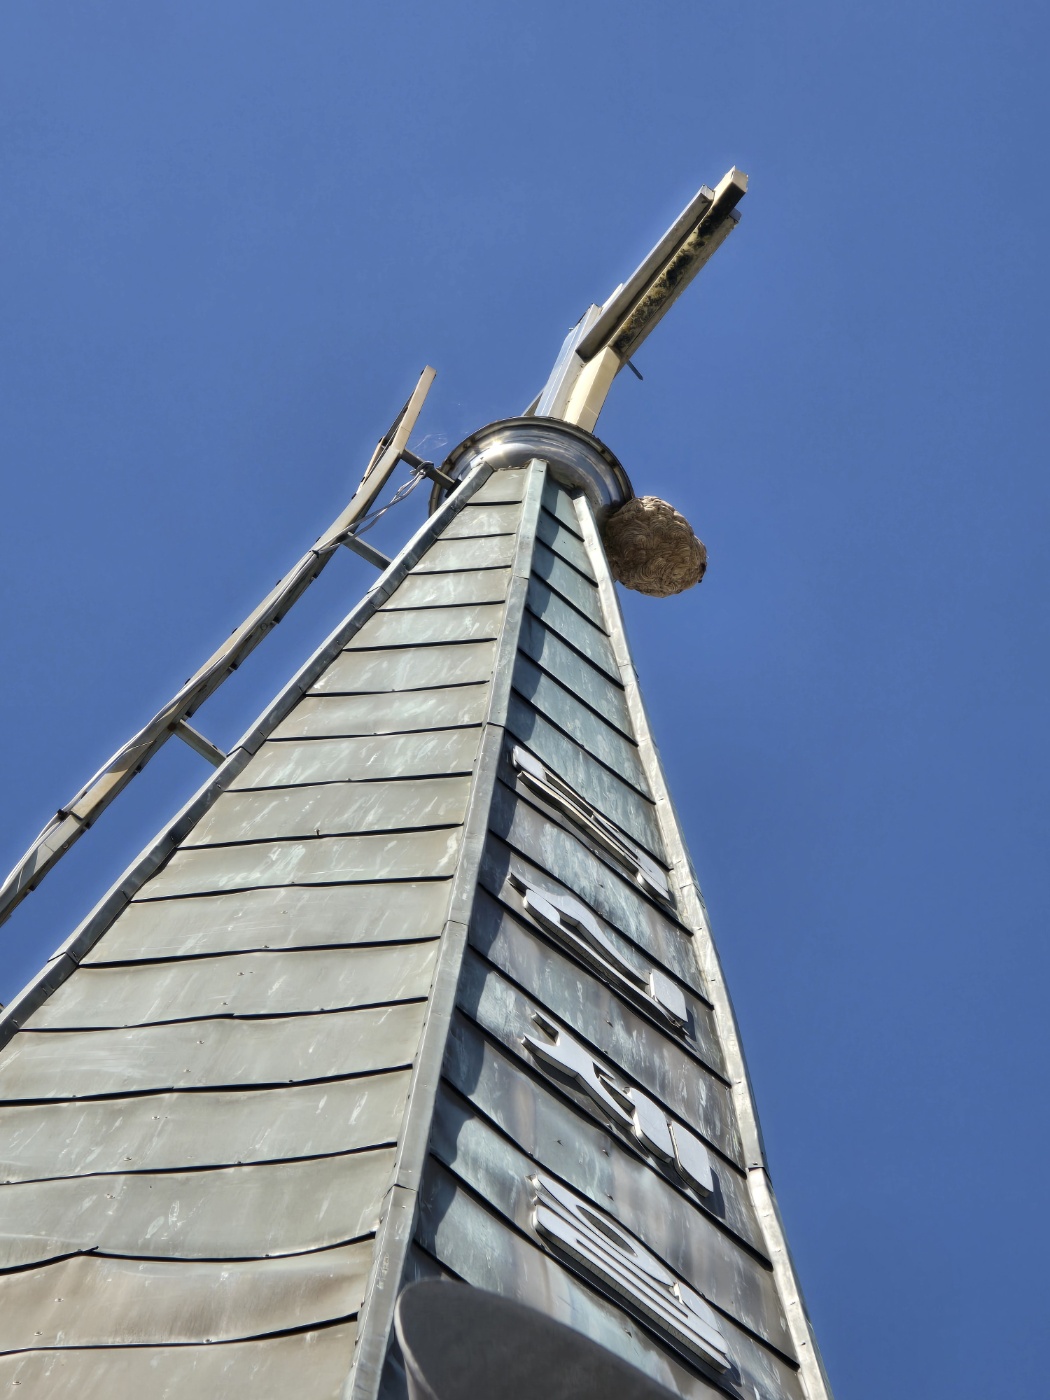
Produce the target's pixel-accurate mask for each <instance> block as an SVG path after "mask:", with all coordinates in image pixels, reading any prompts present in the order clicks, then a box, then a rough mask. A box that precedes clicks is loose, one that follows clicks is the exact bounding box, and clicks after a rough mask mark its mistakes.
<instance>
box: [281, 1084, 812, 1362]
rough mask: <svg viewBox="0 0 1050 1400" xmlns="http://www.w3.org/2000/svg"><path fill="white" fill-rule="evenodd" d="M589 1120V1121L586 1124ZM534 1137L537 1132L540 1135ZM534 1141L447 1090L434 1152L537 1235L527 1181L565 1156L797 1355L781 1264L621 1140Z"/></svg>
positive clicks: (725, 1305) (597, 1197) (709, 1289)
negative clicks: (502, 1129)
mask: <svg viewBox="0 0 1050 1400" xmlns="http://www.w3.org/2000/svg"><path fill="white" fill-rule="evenodd" d="M571 1118H572V1115H570V1119H571ZM577 1121H578V1120H577ZM584 1126H585V1125H583V1124H582V1123H581V1124H580V1128H581V1129H584ZM528 1136H529V1137H530V1139H534V1136H535V1135H534V1134H532V1133H529V1134H528ZM519 1146H520V1144H519ZM533 1147H534V1149H535V1150H534V1151H533V1152H532V1154H531V1156H526V1155H525V1153H523V1152H521V1151H519V1150H518V1148H516V1147H515V1146H513V1145H512V1144H511V1143H510V1142H508V1140H507V1139H506V1138H505V1137H503V1136H502V1135H500V1134H498V1133H497V1132H495V1131H494V1130H493V1128H492V1127H490V1126H489V1125H488V1124H487V1123H486V1122H485V1121H484V1120H483V1119H481V1118H479V1117H478V1116H477V1114H476V1113H475V1112H474V1110H473V1109H472V1108H471V1107H470V1105H469V1104H467V1103H465V1102H464V1101H463V1099H461V1098H460V1097H459V1096H458V1095H455V1096H453V1095H452V1094H450V1093H449V1092H448V1091H447V1090H443V1092H442V1094H441V1095H440V1097H439V1099H438V1105H437V1110H436V1112H435V1126H434V1135H433V1139H432V1143H431V1151H432V1152H433V1153H434V1155H435V1156H436V1157H437V1158H438V1159H439V1161H442V1162H444V1163H445V1165H446V1166H447V1167H449V1168H450V1169H451V1170H452V1171H453V1172H454V1173H455V1174H456V1176H457V1177H458V1178H459V1179H460V1180H461V1181H463V1182H465V1183H466V1184H467V1185H468V1186H469V1187H470V1188H471V1189H472V1190H474V1191H476V1192H477V1193H478V1195H479V1196H481V1197H482V1199H483V1200H486V1201H489V1202H491V1203H492V1204H493V1205H494V1206H495V1207H496V1209H497V1210H498V1211H499V1212H500V1214H501V1215H503V1216H505V1217H506V1218H507V1219H509V1220H512V1221H513V1222H514V1223H515V1224H516V1225H517V1226H518V1228H519V1229H520V1230H522V1231H523V1232H524V1233H528V1232H529V1229H530V1220H531V1216H532V1210H533V1206H534V1200H533V1198H532V1197H531V1195H530V1193H529V1190H528V1181H527V1178H528V1176H529V1175H530V1173H531V1172H533V1171H535V1163H539V1165H540V1166H546V1167H548V1168H550V1169H551V1170H553V1166H552V1164H551V1162H550V1160H549V1156H556V1157H557V1158H558V1160H559V1161H560V1162H561V1163H562V1165H563V1167H564V1168H565V1172H564V1174H562V1173H559V1175H561V1176H562V1180H563V1181H565V1183H566V1184H567V1185H569V1186H571V1187H572V1188H573V1190H575V1191H576V1192H578V1193H580V1194H581V1195H583V1196H585V1197H587V1198H588V1199H589V1200H590V1201H591V1204H592V1205H595V1206H597V1207H598V1209H599V1210H603V1211H606V1212H607V1213H608V1214H609V1215H611V1216H612V1217H613V1219H614V1220H617V1221H619V1223H620V1224H621V1225H623V1226H624V1227H625V1229H627V1230H631V1231H633V1233H634V1234H636V1235H638V1236H639V1237H640V1238H642V1239H644V1241H645V1243H646V1245H647V1246H648V1247H649V1249H651V1250H652V1251H653V1253H654V1254H656V1255H657V1256H658V1257H659V1258H660V1259H662V1260H663V1262H664V1263H665V1264H667V1265H669V1266H670V1268H672V1269H673V1270H674V1271H675V1273H677V1274H678V1275H679V1276H680V1277H681V1278H683V1279H684V1280H685V1282H686V1283H688V1284H690V1285H691V1286H692V1287H693V1288H695V1289H697V1290H698V1291H699V1292H700V1293H702V1294H703V1296H704V1297H705V1298H706V1299H707V1300H708V1301H709V1302H711V1303H714V1304H715V1306H716V1307H718V1308H720V1309H721V1310H722V1311H723V1312H725V1313H728V1314H729V1316H730V1317H733V1318H735V1319H736V1321H737V1322H739V1323H740V1324H741V1325H742V1326H743V1327H745V1328H747V1329H748V1331H751V1332H754V1333H755V1335H756V1336H758V1337H761V1338H762V1340H763V1341H765V1342H767V1343H768V1344H769V1345H771V1346H773V1347H776V1348H777V1349H778V1350H779V1351H781V1352H783V1353H786V1354H787V1355H788V1356H790V1357H791V1358H792V1359H794V1354H793V1351H792V1348H791V1338H790V1336H789V1335H788V1330H787V1323H786V1321H785V1319H784V1315H783V1311H782V1310H781V1307H780V1303H779V1300H778V1299H777V1295H776V1288H775V1286H774V1283H773V1273H772V1269H771V1268H770V1267H769V1266H768V1265H764V1264H762V1263H760V1262H759V1261H758V1260H757V1259H755V1258H754V1256H753V1255H752V1254H750V1253H749V1252H748V1251H747V1250H745V1249H743V1248H742V1247H741V1246H740V1244H738V1243H737V1242H736V1241H734V1240H733V1239H731V1238H730V1237H729V1236H728V1235H726V1234H725V1233H724V1232H723V1231H722V1230H721V1229H719V1227H718V1226H717V1225H716V1224H714V1223H713V1222H712V1221H711V1220H709V1219H708V1218H707V1217H706V1216H705V1215H704V1214H703V1213H702V1212H700V1211H698V1210H697V1209H696V1207H695V1206H694V1205H693V1203H692V1202H691V1201H689V1200H687V1199H686V1198H685V1197H684V1196H681V1195H679V1194H678V1192H676V1191H675V1190H673V1188H672V1187H670V1186H669V1185H668V1184H667V1183H666V1182H665V1181H664V1180H663V1179H662V1178H661V1177H660V1176H658V1175H657V1174H656V1172H653V1171H650V1169H649V1168H648V1166H646V1165H645V1164H644V1163H643V1162H639V1161H638V1160H637V1159H636V1158H632V1157H631V1156H629V1155H628V1154H627V1153H625V1152H624V1151H623V1149H622V1148H621V1147H620V1146H619V1144H618V1143H616V1142H611V1145H610V1147H609V1155H608V1156H602V1154H601V1152H600V1151H599V1153H598V1159H597V1160H594V1161H592V1160H591V1158H590V1155H589V1154H587V1153H586V1152H584V1151H583V1150H582V1148H583V1143H582V1141H580V1140H578V1141H576V1142H573V1140H572V1139H571V1138H570V1139H569V1146H568V1150H566V1148H565V1146H564V1145H563V1147H562V1150H561V1151H560V1152H559V1151H558V1150H557V1144H555V1145H554V1149H553V1151H552V1152H551V1153H550V1154H548V1151H547V1147H546V1144H545V1143H543V1142H539V1141H535V1140H533ZM256 1170H259V1169H258V1168H256ZM609 1188H611V1189H609Z"/></svg>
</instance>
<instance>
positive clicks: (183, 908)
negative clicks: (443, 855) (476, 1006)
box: [83, 880, 449, 966]
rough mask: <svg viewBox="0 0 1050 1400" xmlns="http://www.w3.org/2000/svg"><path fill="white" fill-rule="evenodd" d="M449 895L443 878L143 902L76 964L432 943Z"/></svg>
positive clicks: (135, 904) (134, 904)
mask: <svg viewBox="0 0 1050 1400" xmlns="http://www.w3.org/2000/svg"><path fill="white" fill-rule="evenodd" d="M146 888H147V890H148V888H149V886H147V887H146ZM448 894H449V885H448V881H447V880H426V881H408V880H405V881H399V882H398V883H397V884H357V885H321V886H299V887H298V888H287V887H286V888H280V887H278V888H274V889H254V890H237V891H234V892H232V893H230V894H221V895H194V896H189V897H186V898H182V899H165V900H148V899H145V898H142V899H137V900H135V901H133V902H132V903H131V904H130V905H128V906H127V908H126V909H125V910H124V912H123V913H122V914H121V915H120V918H119V919H118V920H117V922H116V923H115V924H114V925H113V927H112V928H111V929H110V930H109V932H108V933H107V934H106V936H105V938H104V939H102V940H101V941H100V942H98V943H96V944H95V946H94V948H92V949H91V951H90V952H89V953H87V954H86V955H85V956H84V958H83V962H84V963H85V964H86V965H88V966H90V965H91V964H92V963H104V962H107V961H112V962H123V961H129V960H135V959H139V958H169V957H188V958H189V957H199V956H200V955H201V954H204V953H241V952H250V951H253V950H256V949H264V948H309V947H322V946H328V947H333V946H347V945H351V944H354V943H387V942H389V943H400V942H403V941H405V940H406V939H415V938H436V937H437V935H438V934H439V933H440V932H441V926H442V924H443V923H444V920H445V911H446V909H447V908H448Z"/></svg>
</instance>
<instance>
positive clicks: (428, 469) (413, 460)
mask: <svg viewBox="0 0 1050 1400" xmlns="http://www.w3.org/2000/svg"><path fill="white" fill-rule="evenodd" d="M401 460H402V462H407V463H408V465H409V466H410V467H412V468H413V470H414V471H417V472H422V473H423V475H424V476H429V477H430V480H431V481H436V482H437V483H438V485H439V486H443V487H444V488H445V490H446V491H454V490H455V488H456V487H457V486H458V485H459V482H458V481H455V480H454V479H453V478H452V477H451V476H449V474H448V473H447V472H443V471H442V470H441V468H440V467H435V466H434V463H433V462H424V461H423V459H422V457H417V456H416V454H415V453H414V452H409V451H408V449H407V448H406V449H405V451H404V452H402V453H401Z"/></svg>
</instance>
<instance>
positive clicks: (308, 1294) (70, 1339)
mask: <svg viewBox="0 0 1050 1400" xmlns="http://www.w3.org/2000/svg"><path fill="white" fill-rule="evenodd" d="M371 1261H372V1243H371V1241H370V1240H362V1241H360V1242H359V1243H357V1244H351V1245H343V1246H341V1247H339V1248H336V1249H326V1250H318V1251H316V1252H315V1253H312V1254H300V1255H297V1256H295V1257H293V1258H287V1259H251V1260H245V1261H242V1262H237V1261H232V1262H231V1261H229V1260H223V1261H221V1262H219V1263H210V1262H207V1263H206V1262H196V1263H190V1262H187V1261H184V1260H178V1261H169V1260H160V1259H150V1260H136V1259H109V1258H106V1257H105V1256H104V1255H102V1256H98V1255H95V1256H92V1255H78V1256H74V1257H73V1258H72V1259H62V1260H59V1261H58V1262H57V1263H55V1264H48V1265H46V1266H44V1267H43V1268H38V1269H27V1270H24V1271H22V1272H19V1273H14V1274H8V1275H6V1276H0V1350H3V1351H11V1350H15V1349H21V1348H23V1347H24V1346H25V1345H26V1342H27V1340H29V1339H32V1345H33V1346H34V1347H37V1348H43V1347H59V1346H60V1347H106V1346H142V1345H147V1346H148V1345H149V1344H151V1343H152V1344H154V1345H155V1344H157V1343H164V1342H226V1341H234V1340H240V1339H242V1338H248V1337H259V1336H265V1335H266V1334H267V1333H270V1332H281V1331H285V1330H288V1329H290V1328H296V1327H304V1328H305V1327H316V1326H318V1325H319V1324H320V1323H324V1322H330V1321H334V1320H336V1319H342V1318H346V1317H352V1316H353V1315H354V1313H356V1312H357V1309H358V1306H359V1305H360V1302H361V1298H362V1296H363V1294H364V1288H365V1280H366V1278H367V1276H368V1266H369V1264H370V1263H371Z"/></svg>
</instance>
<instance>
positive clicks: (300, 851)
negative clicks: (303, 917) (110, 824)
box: [146, 827, 460, 899]
mask: <svg viewBox="0 0 1050 1400" xmlns="http://www.w3.org/2000/svg"><path fill="white" fill-rule="evenodd" d="M459 840H460V828H459V827H448V828H441V829H439V830H437V831H412V832H396V833H394V834H392V835H389V836H318V837H315V838H314V840H312V841H254V842H251V843H250V844H248V845H243V846H199V847H197V848H196V849H194V850H180V851H176V852H175V854H174V855H173V856H172V858H171V860H170V861H169V862H168V864H167V865H166V866H165V867H164V869H163V870H161V871H160V872H159V873H158V874H157V875H154V877H153V879H152V880H151V881H150V883H149V884H148V885H147V886H146V888H147V889H148V890H149V892H150V894H151V895H152V896H153V897H154V898H155V899H159V898H160V897H161V896H164V897H165V898H167V897H170V896H172V895H183V894H213V893H216V892H218V891H219V890H243V889H249V888H252V887H253V886H262V885H337V884H342V883H345V882H346V881H350V880H375V879H380V880H419V879H422V878H424V877H426V876H427V875H437V876H440V875H451V874H452V872H453V870H454V869H455V866H456V855H457V853H458V851H459Z"/></svg>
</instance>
